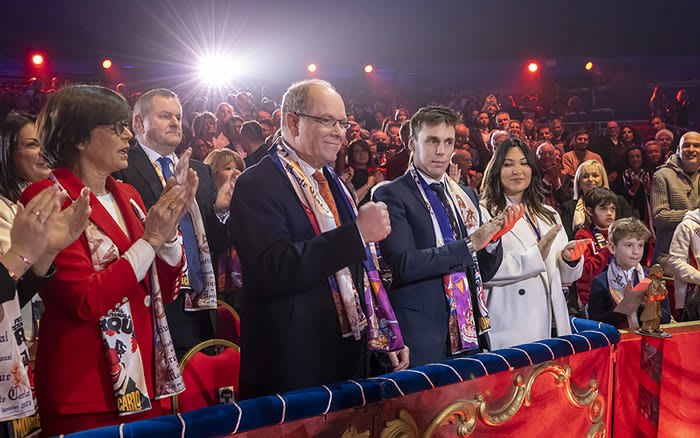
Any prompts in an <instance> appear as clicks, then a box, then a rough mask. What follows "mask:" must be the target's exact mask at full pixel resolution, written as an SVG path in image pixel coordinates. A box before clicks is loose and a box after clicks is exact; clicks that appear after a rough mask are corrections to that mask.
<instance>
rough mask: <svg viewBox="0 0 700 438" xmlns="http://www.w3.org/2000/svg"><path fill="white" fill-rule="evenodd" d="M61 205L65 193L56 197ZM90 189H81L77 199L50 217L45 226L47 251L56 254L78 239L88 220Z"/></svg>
mask: <svg viewBox="0 0 700 438" xmlns="http://www.w3.org/2000/svg"><path fill="white" fill-rule="evenodd" d="M57 199H58V201H59V202H60V203H61V204H62V203H63V200H64V199H65V193H62V194H60V195H59V196H58V197H57ZM91 211H92V209H91V208H90V189H89V188H88V187H83V189H82V190H81V191H80V196H78V199H76V200H75V201H73V203H71V205H70V206H69V207H67V208H65V209H64V210H63V211H61V212H59V213H56V214H54V215H52V216H51V217H50V218H49V219H48V220H47V221H46V224H47V226H48V227H49V236H48V251H49V252H50V253H53V254H56V253H58V252H59V251H61V250H62V249H63V248H65V247H67V246H68V245H70V244H71V243H73V242H75V240H76V239H77V238H78V237H80V235H81V234H82V233H83V231H85V228H86V227H87V225H88V222H89V219H90V212H91Z"/></svg>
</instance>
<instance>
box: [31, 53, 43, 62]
mask: <svg viewBox="0 0 700 438" xmlns="http://www.w3.org/2000/svg"><path fill="white" fill-rule="evenodd" d="M32 62H33V63H34V65H41V64H43V63H44V57H43V56H41V55H40V54H38V53H37V54H36V55H34V56H32Z"/></svg>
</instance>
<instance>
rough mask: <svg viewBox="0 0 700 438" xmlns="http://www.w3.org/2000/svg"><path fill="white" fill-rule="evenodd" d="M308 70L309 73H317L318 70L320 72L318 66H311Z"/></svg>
mask: <svg viewBox="0 0 700 438" xmlns="http://www.w3.org/2000/svg"><path fill="white" fill-rule="evenodd" d="M306 69H307V70H308V71H309V73H316V70H318V66H317V65H316V64H309V65H308V67H306Z"/></svg>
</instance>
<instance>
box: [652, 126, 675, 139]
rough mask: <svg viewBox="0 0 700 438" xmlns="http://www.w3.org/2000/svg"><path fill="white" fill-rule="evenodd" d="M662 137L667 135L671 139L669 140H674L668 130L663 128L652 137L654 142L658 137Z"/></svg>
mask: <svg viewBox="0 0 700 438" xmlns="http://www.w3.org/2000/svg"><path fill="white" fill-rule="evenodd" d="M662 135H668V136H670V137H671V140H673V138H674V136H673V132H671V130H670V129H666V128H664V129H660V130H659V131H658V132H657V133H656V135H655V136H654V139H655V140H658V139H659V137H661V136H662Z"/></svg>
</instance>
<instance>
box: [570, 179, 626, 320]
mask: <svg viewBox="0 0 700 438" xmlns="http://www.w3.org/2000/svg"><path fill="white" fill-rule="evenodd" d="M616 201H617V197H616V196H615V194H614V193H613V192H612V191H611V190H610V189H607V188H605V187H595V188H593V189H591V190H589V191H588V192H586V194H585V195H583V205H584V207H585V209H586V216H587V218H588V220H587V221H586V223H589V224H590V225H589V226H588V227H586V228H582V229H580V230H578V231H576V240H580V239H591V240H592V243H591V245H590V246H589V247H588V248H586V252H585V254H584V255H583V256H584V258H585V260H586V263H584V265H583V274H581V278H579V279H578V281H577V282H576V292H577V294H578V305H579V309H584V308H585V307H586V305H587V304H588V296H589V294H590V291H591V281H593V279H594V278H595V277H596V275H598V274H600V273H601V272H603V271H604V270H605V269H606V268H607V267H608V261H609V260H610V256H611V253H610V250H609V249H608V227H609V226H610V225H611V224H612V223H613V222H614V221H615V202H616Z"/></svg>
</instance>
